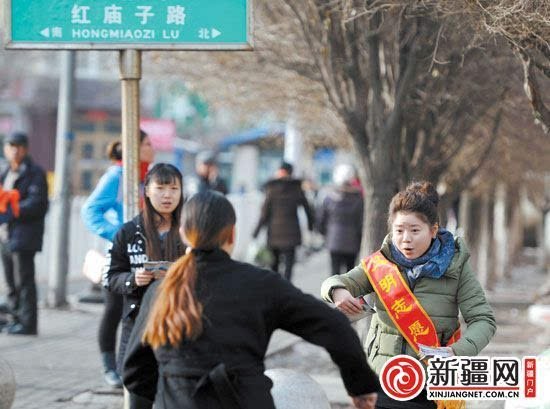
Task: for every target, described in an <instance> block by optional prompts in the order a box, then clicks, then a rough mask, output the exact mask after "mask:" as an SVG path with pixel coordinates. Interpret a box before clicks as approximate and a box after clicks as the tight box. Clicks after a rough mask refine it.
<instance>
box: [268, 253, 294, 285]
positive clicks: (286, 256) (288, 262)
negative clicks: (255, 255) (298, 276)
mask: <svg viewBox="0 0 550 409" xmlns="http://www.w3.org/2000/svg"><path fill="white" fill-rule="evenodd" d="M295 250H296V248H295V247H289V248H286V249H280V248H271V252H272V253H273V264H272V265H271V269H272V270H273V271H275V272H277V273H278V272H279V263H280V262H281V259H282V260H283V261H284V265H285V269H284V277H285V278H286V279H287V280H288V281H290V280H291V279H292V267H294V261H295V259H296V257H295V256H296V251H295Z"/></svg>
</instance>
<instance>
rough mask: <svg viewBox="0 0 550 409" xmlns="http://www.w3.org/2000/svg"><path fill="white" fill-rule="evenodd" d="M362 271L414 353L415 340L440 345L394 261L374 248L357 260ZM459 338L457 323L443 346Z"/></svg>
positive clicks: (425, 315)
mask: <svg viewBox="0 0 550 409" xmlns="http://www.w3.org/2000/svg"><path fill="white" fill-rule="evenodd" d="M361 265H362V266H363V271H364V272H365V274H366V276H367V278H368V279H369V281H370V283H371V284H372V287H373V288H374V291H376V294H377V295H378V298H380V301H382V304H384V307H385V308H386V311H387V312H388V315H389V316H390V318H391V320H392V321H393V323H394V324H395V327H396V328H397V329H398V330H399V332H400V333H401V335H403V337H404V338H405V339H406V340H407V342H408V343H409V345H410V346H411V347H412V348H413V349H414V351H415V352H416V353H418V351H419V347H418V344H422V345H427V346H429V347H436V348H438V347H440V346H441V345H440V343H439V338H438V337H437V331H436V329H435V325H434V324H433V322H432V320H431V319H430V317H429V316H428V314H427V313H426V311H425V310H424V308H422V305H421V304H420V302H418V299H417V298H416V297H415V296H414V294H413V292H412V291H411V289H410V288H409V285H408V284H407V283H406V282H405V279H404V278H403V276H402V275H401V273H400V272H399V269H398V268H397V266H396V265H395V264H393V263H392V262H390V261H389V260H388V259H386V258H385V257H384V255H383V254H382V253H381V252H380V251H378V252H376V253H374V254H372V255H370V256H369V257H367V258H365V259H363V260H362V261H361ZM459 338H460V325H459V327H458V330H457V331H456V332H455V333H454V334H453V336H452V337H451V339H450V340H449V342H448V343H447V346H449V345H451V344H452V343H453V342H455V341H457V340H458V339H459Z"/></svg>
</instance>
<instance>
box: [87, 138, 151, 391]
mask: <svg viewBox="0 0 550 409" xmlns="http://www.w3.org/2000/svg"><path fill="white" fill-rule="evenodd" d="M107 156H108V157H109V159H110V160H111V161H112V166H110V167H109V169H108V170H107V172H105V174H104V175H103V176H102V177H101V179H100V180H99V182H98V184H97V186H96V187H95V189H94V191H93V192H92V193H91V194H90V196H89V197H88V199H86V202H85V203H84V206H82V212H81V216H82V221H83V222H84V224H85V225H86V227H87V228H88V229H89V230H90V231H92V232H93V233H95V234H97V235H99V236H101V237H102V238H104V239H106V240H109V241H110V242H112V241H113V239H114V238H115V234H116V232H117V231H118V229H120V227H121V226H122V183H121V180H122V143H121V142H120V141H114V142H112V143H111V144H109V147H108V148H107ZM139 158H140V170H141V171H140V179H139V180H140V183H143V180H144V178H145V174H146V172H147V168H148V167H149V165H150V164H151V163H152V162H153V160H154V158H155V152H154V151H153V148H152V146H151V140H150V139H149V136H148V135H147V134H146V133H145V132H143V131H141V132H140V135H139ZM113 211H114V213H115V215H116V217H115V218H113V217H107V214H108V212H113ZM102 293H103V305H104V308H103V314H102V316H101V321H100V322H99V330H98V341H99V342H98V343H99V350H100V352H101V358H102V360H103V370H104V375H103V379H104V380H105V382H106V383H107V384H108V385H111V386H113V387H116V388H122V380H121V379H120V376H119V374H118V372H117V370H116V354H115V348H116V333H117V328H118V324H119V322H120V319H121V317H122V296H121V295H120V294H117V293H114V292H111V291H108V290H107V289H105V288H104V289H103V291H102Z"/></svg>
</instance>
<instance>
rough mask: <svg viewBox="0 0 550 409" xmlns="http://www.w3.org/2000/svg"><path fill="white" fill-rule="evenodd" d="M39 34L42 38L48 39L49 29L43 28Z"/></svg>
mask: <svg viewBox="0 0 550 409" xmlns="http://www.w3.org/2000/svg"><path fill="white" fill-rule="evenodd" d="M40 34H42V35H43V36H44V37H49V36H50V28H49V27H47V28H45V29H44V30H42V31H41V32H40Z"/></svg>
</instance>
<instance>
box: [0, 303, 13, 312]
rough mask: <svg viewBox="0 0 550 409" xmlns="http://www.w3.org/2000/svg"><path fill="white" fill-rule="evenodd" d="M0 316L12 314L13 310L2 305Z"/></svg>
mask: <svg viewBox="0 0 550 409" xmlns="http://www.w3.org/2000/svg"><path fill="white" fill-rule="evenodd" d="M0 314H11V308H10V306H9V305H8V304H6V303H2V304H0Z"/></svg>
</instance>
